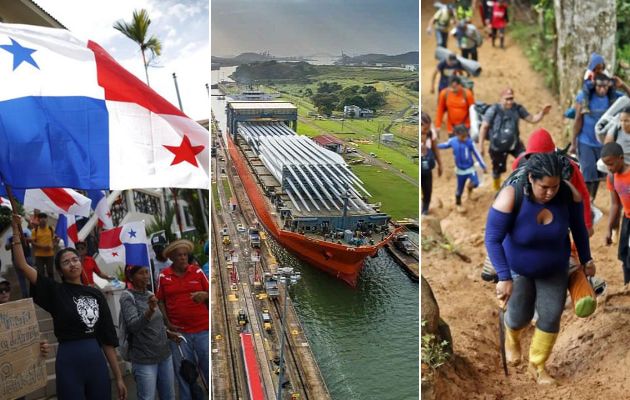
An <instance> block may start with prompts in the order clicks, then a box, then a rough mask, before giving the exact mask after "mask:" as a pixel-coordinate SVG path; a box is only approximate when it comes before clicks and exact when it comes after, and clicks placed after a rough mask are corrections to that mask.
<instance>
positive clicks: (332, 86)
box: [317, 82, 342, 93]
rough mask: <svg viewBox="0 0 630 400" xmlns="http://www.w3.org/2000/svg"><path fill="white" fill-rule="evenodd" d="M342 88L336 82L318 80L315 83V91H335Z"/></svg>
mask: <svg viewBox="0 0 630 400" xmlns="http://www.w3.org/2000/svg"><path fill="white" fill-rule="evenodd" d="M341 89H342V86H341V85H340V84H338V83H337V82H320V83H319V84H318V85H317V93H335V92H338V91H340V90H341Z"/></svg>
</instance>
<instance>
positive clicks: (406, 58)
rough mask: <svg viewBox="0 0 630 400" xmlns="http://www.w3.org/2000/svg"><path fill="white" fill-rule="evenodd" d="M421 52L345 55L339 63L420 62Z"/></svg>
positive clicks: (388, 63) (391, 63) (396, 63)
mask: <svg viewBox="0 0 630 400" xmlns="http://www.w3.org/2000/svg"><path fill="white" fill-rule="evenodd" d="M418 57H419V53H418V52H417V51H410V52H407V53H404V54H398V55H394V56H388V55H387V54H363V55H360V56H355V57H350V56H346V55H344V56H343V57H342V58H341V60H339V61H338V62H337V64H343V65H375V64H384V65H395V66H400V65H401V64H418Z"/></svg>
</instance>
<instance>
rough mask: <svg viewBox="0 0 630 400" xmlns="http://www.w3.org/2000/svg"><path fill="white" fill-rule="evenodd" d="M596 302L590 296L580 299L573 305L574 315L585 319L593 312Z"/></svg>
mask: <svg viewBox="0 0 630 400" xmlns="http://www.w3.org/2000/svg"><path fill="white" fill-rule="evenodd" d="M596 308H597V301H596V300H595V299H594V298H592V297H591V296H586V297H582V298H581V299H580V300H578V301H577V303H575V315H577V316H578V317H580V318H586V317H588V316H589V315H591V314H593V313H594V312H595V309H596Z"/></svg>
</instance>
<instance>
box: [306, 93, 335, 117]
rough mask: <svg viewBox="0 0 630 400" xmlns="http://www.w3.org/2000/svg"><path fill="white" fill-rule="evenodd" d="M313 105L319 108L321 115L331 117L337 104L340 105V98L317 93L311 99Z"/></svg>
mask: <svg viewBox="0 0 630 400" xmlns="http://www.w3.org/2000/svg"><path fill="white" fill-rule="evenodd" d="M311 100H312V101H313V105H314V106H315V107H317V111H318V112H319V113H320V114H324V115H328V116H330V115H331V114H332V112H333V110H334V109H335V106H336V105H337V103H339V97H337V95H334V94H330V93H317V94H314V95H313V96H312V97H311Z"/></svg>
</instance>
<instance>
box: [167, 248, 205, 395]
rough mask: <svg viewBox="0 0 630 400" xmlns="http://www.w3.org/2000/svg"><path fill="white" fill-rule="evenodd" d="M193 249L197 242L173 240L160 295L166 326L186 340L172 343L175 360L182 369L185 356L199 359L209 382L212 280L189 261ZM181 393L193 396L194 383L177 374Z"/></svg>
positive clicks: (176, 364) (198, 361) (177, 367)
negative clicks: (209, 312) (209, 311)
mask: <svg viewBox="0 0 630 400" xmlns="http://www.w3.org/2000/svg"><path fill="white" fill-rule="evenodd" d="M192 251H193V243H192V242H191V241H189V240H185V239H180V240H176V241H174V242H172V243H171V244H169V245H168V246H166V248H165V249H164V251H163V254H164V257H168V258H169V259H170V260H171V261H172V262H173V263H172V264H171V266H169V267H166V268H165V269H163V270H162V272H161V273H160V276H159V280H158V290H157V293H156V296H157V298H158V300H159V306H160V310H161V311H162V314H163V315H164V320H165V322H166V327H167V328H168V329H169V330H171V331H175V332H178V334H180V335H181V336H183V338H185V339H186V340H185V341H183V340H182V341H181V342H180V343H179V344H176V343H171V352H172V353H173V363H174V365H175V368H176V369H177V370H179V365H180V364H181V355H180V352H179V349H178V348H177V346H180V349H181V351H182V352H183V353H184V357H185V358H186V359H188V360H191V361H194V360H195V357H196V362H197V365H198V366H199V368H200V369H201V371H203V378H204V379H205V381H206V382H208V377H209V371H208V360H209V352H208V343H209V335H208V321H209V320H208V290H209V285H208V279H207V278H206V276H205V275H204V273H203V271H202V270H201V269H200V268H199V267H197V266H194V265H191V264H189V263H188V255H189V254H191V253H192ZM177 380H178V382H179V393H180V398H181V399H182V400H188V399H192V396H191V390H190V386H189V385H188V384H187V383H186V382H185V381H184V380H183V378H182V377H181V376H180V375H179V374H177Z"/></svg>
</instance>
